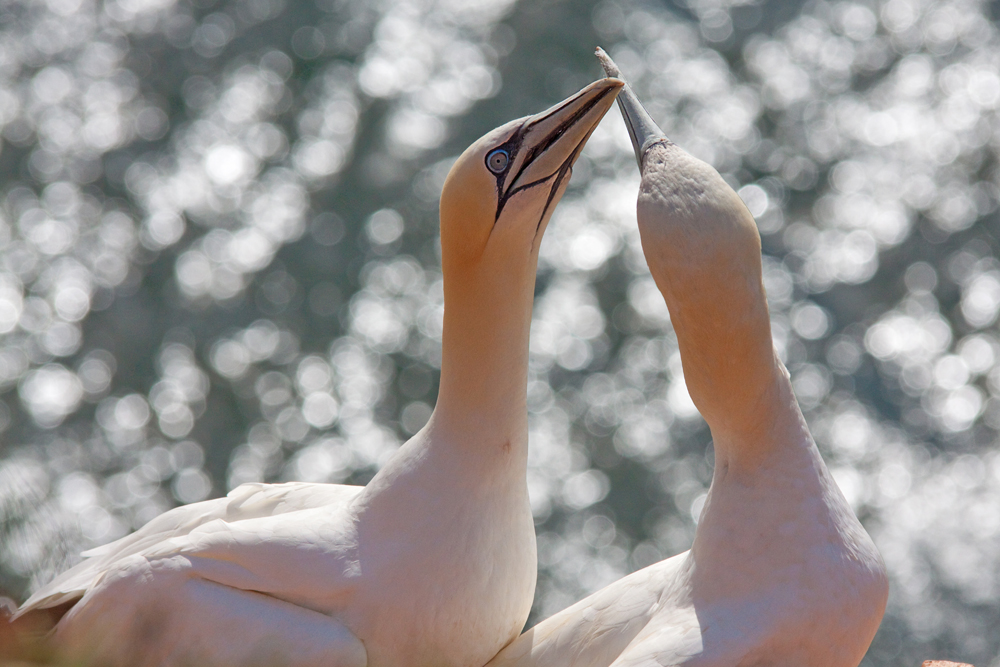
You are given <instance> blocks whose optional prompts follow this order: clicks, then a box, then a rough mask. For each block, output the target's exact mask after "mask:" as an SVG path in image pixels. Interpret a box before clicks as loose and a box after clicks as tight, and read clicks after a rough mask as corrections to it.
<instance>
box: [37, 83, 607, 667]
mask: <svg viewBox="0 0 1000 667" xmlns="http://www.w3.org/2000/svg"><path fill="white" fill-rule="evenodd" d="M621 85H622V84H621V82H619V81H616V80H613V79H605V80H603V81H598V82H596V83H594V84H592V85H590V86H588V87H587V88H585V89H583V90H582V91H580V92H579V93H578V94H576V95H574V96H572V97H571V98H569V99H568V100H566V101H564V102H562V103H561V104H559V105H557V106H555V107H553V108H552V109H550V110H548V111H546V112H543V113H541V114H538V115H536V116H531V117H528V118H525V119H521V120H518V121H513V122H511V123H508V124H507V125H505V126H503V127H501V128H499V129H497V130H494V131H492V132H490V133H489V134H487V135H486V136H485V137H483V138H482V139H480V140H479V141H477V142H476V143H475V144H473V145H472V146H471V147H470V148H469V149H468V150H466V151H465V153H463V155H462V156H461V157H460V158H459V159H458V161H457V162H456V164H455V166H454V167H453V168H452V170H451V173H450V174H449V177H448V179H447V181H446V183H445V187H444V191H443V192H442V196H441V245H442V268H443V272H444V290H445V314H444V330H443V345H442V365H441V383H440V392H439V397H438V403H437V406H436V407H435V411H434V414H433V415H432V417H431V419H430V421H429V422H428V424H427V425H426V426H425V427H424V428H423V429H422V430H421V431H420V432H419V433H417V434H416V435H415V436H414V437H413V438H412V439H410V440H409V441H408V442H407V443H406V444H404V445H403V446H402V447H401V448H400V450H399V451H398V452H397V453H396V454H395V455H394V456H393V457H392V459H391V460H390V461H389V462H388V463H387V464H386V465H385V466H384V467H383V468H382V469H381V470H380V471H379V472H378V474H377V475H376V476H375V477H374V479H372V481H371V482H370V483H369V484H368V485H367V486H366V487H364V488H362V487H351V486H338V485H326V484H300V483H291V484H277V485H264V484H249V485H243V486H241V487H239V488H237V489H236V490H234V491H233V492H231V493H230V494H229V496H228V497H226V498H220V499H217V500H210V501H206V502H202V503H196V504H193V505H188V506H186V507H180V508H177V509H174V510H171V511H169V512H167V513H165V514H163V515H162V516H160V517H158V518H156V519H154V520H153V521H151V522H150V523H149V524H147V525H146V526H144V527H143V528H142V529H140V530H139V531H137V532H136V533H134V534H133V535H130V536H128V537H125V538H123V539H121V540H119V541H117V542H115V543H113V544H109V545H107V546H104V547H101V548H99V549H95V550H93V551H91V552H89V553H88V554H86V555H87V558H86V559H85V560H84V562H83V563H81V564H80V565H78V566H77V567H75V568H73V569H71V570H69V571H68V572H66V573H64V574H63V575H62V576H60V577H58V578H56V580H55V581H53V582H52V583H50V584H49V585H47V586H45V587H44V588H42V589H41V590H39V591H38V592H37V593H35V595H33V596H32V597H31V599H29V600H28V601H27V602H26V603H25V605H24V606H23V607H22V608H21V610H20V611H19V615H24V614H28V613H32V612H33V611H36V610H40V609H44V608H52V607H57V606H59V605H68V604H72V607H71V608H70V609H69V610H68V612H66V613H65V615H64V616H62V618H61V620H59V622H58V624H57V625H56V627H55V631H54V640H55V642H56V644H57V646H58V647H59V648H61V649H62V650H63V651H65V652H67V653H69V654H70V655H72V656H73V657H74V658H80V657H83V658H93V659H94V660H96V661H97V662H99V663H100V664H103V665H117V666H122V667H125V666H127V667H141V666H142V665H150V666H153V665H156V666H158V667H161V666H166V665H195V664H196V665H199V666H205V667H207V666H209V665H247V664H276V665H282V666H283V667H290V666H292V665H323V666H324V667H364V666H365V665H370V666H373V667H380V666H387V665H391V666H401V665H428V666H430V665H434V666H435V667H438V666H440V667H447V666H455V667H480V666H481V665H482V664H483V663H485V662H486V661H487V660H488V659H489V658H490V657H492V656H493V655H494V654H495V653H496V652H497V651H498V650H499V649H500V648H501V647H502V646H504V645H505V644H506V643H508V642H509V641H510V640H511V639H513V638H514V637H516V636H517V633H518V632H519V631H520V630H521V628H522V626H523V624H524V621H525V619H526V618H527V615H528V610H529V609H530V606H531V601H532V597H533V593H534V586H535V571H536V563H535V536H534V525H533V521H532V516H531V512H530V508H529V505H528V495H527V485H526V480H525V477H526V469H527V416H526V407H525V405H526V396H525V392H526V382H527V347H528V326H529V324H530V318H531V304H532V299H533V294H534V280H535V268H536V265H537V258H538V245H539V243H540V241H541V236H542V233H543V232H544V229H545V225H546V223H547V221H548V219H549V216H550V215H551V213H552V209H553V207H554V206H555V205H556V203H558V201H559V198H560V197H561V196H562V193H563V192H564V190H565V187H566V184H567V182H568V180H569V175H570V172H571V169H572V165H573V162H574V161H575V160H576V158H577V157H578V156H579V153H580V150H581V149H582V147H583V145H584V143H585V142H586V141H587V138H588V137H589V136H590V133H591V132H592V131H593V129H594V127H595V126H596V125H597V123H598V122H599V121H600V119H601V117H602V116H603V115H604V113H605V112H606V111H607V110H608V108H610V105H611V104H612V101H613V100H614V98H615V95H616V94H617V92H618V90H619V89H620V88H621Z"/></svg>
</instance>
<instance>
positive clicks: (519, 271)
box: [434, 250, 537, 455]
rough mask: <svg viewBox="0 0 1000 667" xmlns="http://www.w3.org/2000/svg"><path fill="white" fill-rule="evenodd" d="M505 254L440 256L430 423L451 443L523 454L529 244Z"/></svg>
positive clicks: (531, 273)
mask: <svg viewBox="0 0 1000 667" xmlns="http://www.w3.org/2000/svg"><path fill="white" fill-rule="evenodd" d="M507 255H509V256H502V254H501V253H496V254H494V255H491V254H489V252H487V253H484V255H483V256H482V257H480V258H477V259H476V261H464V262H463V261H452V262H450V261H448V258H444V261H443V262H442V264H443V270H444V301H445V306H444V329H443V333H442V356H441V384H440V390H439V393H438V402H437V406H436V407H435V414H434V422H435V426H436V427H437V428H443V429H445V430H447V431H448V432H449V433H452V434H453V435H454V436H456V437H454V438H448V440H449V441H451V440H454V442H455V443H456V446H460V447H461V446H464V447H471V448H478V449H480V450H483V451H490V450H492V449H493V448H496V447H499V448H500V449H501V450H502V451H508V452H510V451H513V452H519V453H521V454H522V455H524V453H525V452H526V449H527V408H526V403H527V395H526V391H527V389H526V387H527V366H528V332H529V328H530V326H531V307H532V302H533V299H534V286H535V269H536V266H537V250H534V251H532V252H529V253H519V252H511V253H507ZM483 439H485V440H487V442H484V441H483Z"/></svg>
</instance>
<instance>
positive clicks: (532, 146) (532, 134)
mask: <svg viewBox="0 0 1000 667" xmlns="http://www.w3.org/2000/svg"><path fill="white" fill-rule="evenodd" d="M624 85H625V84H623V83H622V82H621V81H618V80H617V79H601V80H600V81H595V82H594V83H592V84H590V85H589V86H587V87H586V88H584V89H583V90H581V91H580V92H578V93H576V94H575V95H573V96H572V97H570V98H568V99H566V100H564V101H562V102H560V103H559V104H557V105H555V106H554V107H552V108H551V109H548V110H546V111H543V112H542V113H540V114H536V115H534V116H529V117H528V118H526V119H525V120H524V123H522V124H521V127H520V128H518V130H517V131H516V132H515V133H514V134H513V135H512V136H511V138H510V139H508V140H507V142H506V143H505V144H504V147H505V148H506V149H507V151H508V152H509V153H510V160H511V166H510V168H509V169H508V170H507V172H506V176H505V177H504V178H503V181H502V182H500V183H499V184H498V185H499V188H500V197H499V202H498V205H497V218H499V217H500V212H501V211H502V210H503V207H504V204H505V203H506V202H507V200H508V199H510V198H511V197H512V196H513V195H515V194H517V193H518V192H520V191H522V190H526V189H527V188H534V187H545V188H546V189H548V190H549V201H550V202H551V200H552V198H553V197H555V194H556V192H557V191H558V190H559V185H560V184H561V183H562V182H563V181H564V180H565V179H566V178H567V177H568V176H569V174H570V173H571V172H572V169H573V163H574V162H576V159H577V158H578V157H579V156H580V151H582V150H583V146H584V145H585V144H586V143H587V139H589V138H590V135H591V133H592V132H593V131H594V128H596V127H597V124H598V123H600V122H601V118H603V117H604V114H605V113H607V111H608V109H610V108H611V104H612V102H614V99H615V96H616V95H617V94H618V91H619V90H621V89H622V86H624ZM546 208H547V207H546Z"/></svg>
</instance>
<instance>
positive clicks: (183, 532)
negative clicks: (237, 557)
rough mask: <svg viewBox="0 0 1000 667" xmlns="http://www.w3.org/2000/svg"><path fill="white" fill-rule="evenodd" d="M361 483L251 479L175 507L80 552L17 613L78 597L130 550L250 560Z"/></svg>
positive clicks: (345, 499)
mask: <svg viewBox="0 0 1000 667" xmlns="http://www.w3.org/2000/svg"><path fill="white" fill-rule="evenodd" d="M362 488H363V487H359V486H346V485H339V484H309V483H304V482H287V483H283V484H256V483H251V484H243V485H240V486H238V487H237V488H235V489H233V490H232V491H230V492H229V494H228V495H227V496H225V497H223V498H214V499H212V500H206V501H202V502H198V503H192V504H190V505H182V506H181V507H175V508H174V509H171V510H169V511H167V512H164V513H163V514H160V515H159V516H157V517H155V518H154V519H152V520H151V521H149V523H147V524H145V525H144V526H143V527H142V528H140V529H139V530H137V531H135V532H134V533H132V534H130V535H127V536H125V537H123V538H121V539H119V540H116V541H114V542H111V543H109V544H105V545H103V546H100V547H97V548H95V549H91V550H89V551H85V552H84V553H83V556H84V560H83V561H82V562H81V563H79V564H77V565H76V566H75V567H72V568H70V569H69V570H67V571H66V572H64V573H62V574H61V575H59V576H58V577H56V578H55V579H54V580H52V581H51V582H50V583H48V584H47V585H46V586H44V587H42V588H41V589H39V590H38V591H36V592H35V593H34V594H33V595H32V596H31V597H30V598H29V599H28V600H27V601H26V602H25V603H24V605H22V607H21V609H20V610H19V612H18V613H19V614H24V613H26V612H28V611H31V610H33V609H41V608H46V607H53V606H56V605H61V604H64V603H66V602H70V601H72V600H74V599H76V598H79V597H80V596H82V595H83V593H84V592H86V590H87V589H88V588H90V587H91V586H92V585H93V584H94V582H95V581H96V580H97V579H98V578H100V576H102V574H103V573H104V572H106V571H107V570H108V569H109V568H110V567H112V566H113V565H114V564H115V563H116V562H118V561H121V560H122V559H124V558H127V557H129V556H132V555H136V554H141V555H144V556H147V557H163V556H167V555H170V554H173V553H198V552H200V553H202V554H203V558H212V554H221V553H226V554H227V555H228V556H229V557H232V554H233V553H235V552H239V551H240V550H241V549H244V550H247V553H246V554H245V555H246V557H248V558H250V559H251V560H252V559H253V558H254V557H255V556H256V555H257V554H256V553H251V552H259V551H260V550H261V549H262V547H264V546H265V545H266V543H267V541H268V537H269V536H273V535H275V533H277V536H278V537H279V541H280V536H281V534H282V533H284V534H286V535H287V534H288V533H290V532H293V531H294V530H295V529H296V528H297V527H299V526H301V525H302V523H303V522H302V521H301V519H300V516H299V515H301V514H303V513H312V511H313V510H317V509H324V508H325V509H327V510H328V509H330V508H331V507H346V506H347V505H349V504H350V502H351V501H352V500H353V499H354V498H355V497H356V496H357V495H358V493H359V492H360V491H361V489H362ZM333 514H334V516H336V514H337V513H333ZM275 518H279V519H278V521H277V524H278V527H277V529H276V530H274V529H273V527H272V526H269V525H268V524H270V523H275V521H274V519H275ZM266 519H272V521H266ZM305 523H308V522H305ZM262 524H263V525H262ZM286 541H287V540H286ZM255 547H256V548H255Z"/></svg>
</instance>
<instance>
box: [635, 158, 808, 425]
mask: <svg viewBox="0 0 1000 667" xmlns="http://www.w3.org/2000/svg"><path fill="white" fill-rule="evenodd" d="M637 212H638V219H639V231H640V234H641V236H642V243H643V249H644V251H645V254H646V258H647V261H648V263H649V267H650V271H651V272H652V275H653V278H654V279H655V280H656V283H657V286H658V287H659V288H660V291H661V292H662V293H663V296H664V298H665V299H666V302H667V307H668V308H669V309H670V316H671V321H672V323H673V326H674V330H675V332H676V334H677V341H678V344H679V347H680V351H681V360H682V362H683V366H684V378H685V380H686V382H687V385H688V391H689V392H690V394H691V398H692V399H693V400H694V402H695V405H697V406H698V409H699V410H700V411H701V413H702V415H703V416H704V417H705V420H706V421H707V422H708V424H709V426H710V427H711V428H712V432H713V434H714V436H715V438H716V440H717V442H718V441H720V440H722V441H727V440H750V441H760V440H764V439H766V438H760V437H757V436H760V435H762V434H763V433H765V432H767V431H770V430H771V429H772V428H773V427H774V423H773V422H774V419H775V418H776V417H778V416H779V415H781V416H782V420H783V421H787V420H791V421H790V422H789V423H790V424H791V423H793V422H795V423H797V422H798V420H799V419H800V417H799V412H798V408H797V406H796V405H795V400H794V397H792V396H791V393H790V392H791V389H790V387H788V381H787V373H786V371H785V370H784V367H783V366H782V365H781V362H780V361H779V360H778V359H777V358H776V357H775V354H774V347H773V343H772V340H771V323H770V315H769V313H768V309H767V299H766V295H765V293H764V285H763V279H762V274H761V260H760V236H759V234H758V233H757V227H756V224H755V223H754V220H753V217H752V216H751V215H750V212H749V211H748V210H747V208H746V206H744V205H743V202H742V201H741V200H740V198H739V196H738V195H737V194H736V193H735V192H733V190H732V188H730V187H729V185H728V184H727V183H726V182H725V181H724V180H723V179H722V177H721V176H719V174H718V172H717V171H715V169H713V168H712V167H710V166H709V165H707V164H705V163H704V162H701V161H700V160H698V159H696V158H694V157H692V156H691V155H689V154H688V153H686V152H685V151H683V150H682V149H680V148H678V147H677V146H675V145H672V144H659V145H656V146H653V147H652V148H650V150H649V151H648V152H647V153H646V155H645V159H644V161H643V173H642V185H641V188H640V192H639V202H638V210H637ZM786 389H787V391H786ZM789 401H790V403H789ZM790 410H794V414H792V412H790Z"/></svg>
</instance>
